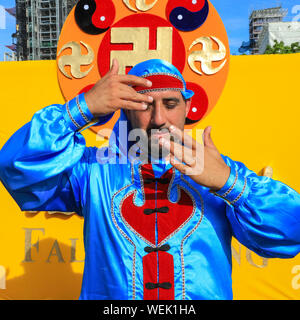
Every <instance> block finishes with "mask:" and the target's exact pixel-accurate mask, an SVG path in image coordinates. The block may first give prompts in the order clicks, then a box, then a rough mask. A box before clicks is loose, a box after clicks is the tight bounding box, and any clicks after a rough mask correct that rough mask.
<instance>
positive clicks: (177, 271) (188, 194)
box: [0, 94, 300, 300]
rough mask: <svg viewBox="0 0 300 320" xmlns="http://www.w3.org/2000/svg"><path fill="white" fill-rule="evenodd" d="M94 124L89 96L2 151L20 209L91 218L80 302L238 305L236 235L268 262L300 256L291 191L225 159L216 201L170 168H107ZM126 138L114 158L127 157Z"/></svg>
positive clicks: (299, 212) (44, 117) (0, 161)
mask: <svg viewBox="0 0 300 320" xmlns="http://www.w3.org/2000/svg"><path fill="white" fill-rule="evenodd" d="M76 102H77V103H76ZM122 117H123V119H125V118H124V114H123V113H122V112H121V118H122ZM91 119H92V115H91V113H90V111H89V110H88V108H87V105H86V103H85V100H84V95H83V94H81V95H79V97H78V100H77V101H76V99H73V100H71V101H70V102H69V103H67V104H65V105H51V106H48V107H46V108H44V109H42V110H40V111H39V112H37V113H36V114H35V115H34V116H33V118H32V121H31V122H29V123H27V124H26V125H24V126H23V127H22V128H21V129H19V130H18V131H17V132H16V133H15V134H14V135H13V136H12V137H11V138H10V139H9V140H8V142H7V143H6V144H5V145H4V147H3V148H2V149H1V151H0V178H1V181H2V183H3V184H4V186H5V187H6V189H7V190H8V191H9V193H10V194H11V195H12V197H13V198H14V199H15V201H16V202H17V203H18V205H19V206H20V208H21V210H23V211H26V210H32V211H44V210H45V211H67V212H72V211H74V212H76V213H77V214H79V215H81V216H83V217H84V245H85V268H84V274H83V282H82V290H81V295H80V299H101V300H104V299H118V300H123V299H124V300H127V299H178V300H182V299H195V300H196V299H197V300H200V299H232V282H231V268H232V266H231V238H232V236H234V237H236V238H237V239H238V240H239V241H240V242H241V243H242V244H244V245H245V246H247V247H248V248H249V249H250V250H253V251H254V252H256V253H257V254H259V255H261V256H263V257H270V258H272V257H279V258H291V257H294V256H295V255H296V254H297V253H298V252H299V251H300V196H299V194H298V193H297V192H295V191H294V190H293V189H291V188H290V187H288V186H287V185H285V184H283V183H281V182H279V181H275V180H272V179H270V178H267V177H260V176H257V175H256V174H255V173H254V172H253V171H250V170H249V169H247V168H246V167H245V165H244V164H242V163H240V162H235V161H233V160H231V159H230V158H228V157H226V156H223V159H224V160H225V162H226V163H227V165H228V166H230V168H231V173H230V176H229V179H228V181H227V182H226V184H225V186H224V187H223V188H222V189H221V190H219V191H218V192H217V193H215V194H213V193H211V192H210V191H209V189H208V188H205V187H202V186H200V185H198V184H196V183H195V182H194V181H193V180H192V179H191V178H190V177H188V176H184V175H182V174H181V173H180V172H179V171H177V170H175V169H174V168H173V167H171V166H170V165H167V164H165V163H156V164H146V165H145V164H144V165H141V164H140V163H139V162H136V163H130V162H127V163H126V162H122V163H118V164H112V163H110V162H106V163H102V162H101V160H102V159H103V157H105V152H100V153H99V150H102V151H103V150H104V149H103V148H102V149H97V148H88V147H86V145H85V139H84V137H83V136H82V134H81V133H79V132H78V129H79V128H81V127H82V126H84V125H85V124H86V123H88V122H89V121H90V120H91ZM119 121H120V120H119ZM118 130H119V122H117V123H116V125H115V128H114V133H115V134H116V140H115V143H111V144H110V146H109V147H108V148H107V149H106V150H107V151H108V150H113V152H115V153H118V152H119V153H120V152H121V151H120V149H121V148H120V145H118V141H119V140H118Z"/></svg>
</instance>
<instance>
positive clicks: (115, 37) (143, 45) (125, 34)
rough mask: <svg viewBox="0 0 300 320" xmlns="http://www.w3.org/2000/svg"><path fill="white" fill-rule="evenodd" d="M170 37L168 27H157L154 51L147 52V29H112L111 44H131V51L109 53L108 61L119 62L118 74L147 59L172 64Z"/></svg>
mask: <svg viewBox="0 0 300 320" xmlns="http://www.w3.org/2000/svg"><path fill="white" fill-rule="evenodd" d="M172 35H173V29H172V28H170V27H157V37H156V39H157V45H156V50H149V28H144V27H140V28H112V29H111V43H132V44H133V50H130V51H125V50H123V51H116V50H112V51H111V53H110V61H111V62H112V60H113V59H114V58H116V59H117V60H118V61H119V66H120V73H121V74H125V70H126V67H133V66H134V65H136V64H137V63H140V62H142V61H144V60H147V59H163V60H166V61H168V62H170V63H172Z"/></svg>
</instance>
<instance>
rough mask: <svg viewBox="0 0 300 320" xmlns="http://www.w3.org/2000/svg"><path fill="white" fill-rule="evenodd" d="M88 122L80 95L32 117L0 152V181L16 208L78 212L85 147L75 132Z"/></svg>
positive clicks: (88, 112) (89, 118) (86, 149)
mask: <svg viewBox="0 0 300 320" xmlns="http://www.w3.org/2000/svg"><path fill="white" fill-rule="evenodd" d="M92 118H93V116H92V114H91V112H90V111H89V109H88V107H87V105H86V103H85V99H84V94H81V95H79V96H77V97H76V98H74V99H72V100H70V101H68V102H67V103H66V104H65V105H58V104H57V105H56V104H55V105H51V106H48V107H45V108H43V109H42V110H40V111H38V112H37V113H35V114H34V116H33V118H32V120H31V122H29V123H27V124H25V125H24V126H23V127H22V128H20V129H19V130H18V131H17V132H15V133H14V135H13V136H12V137H11V138H10V139H9V140H8V141H7V142H6V144H5V145H4V146H3V148H2V149H1V150H0V180H1V181H2V183H3V185H4V186H5V188H6V189H7V190H8V192H9V193H10V194H11V196H12V197H13V198H14V199H15V201H16V202H17V204H18V205H19V207H20V208H21V210H23V211H26V210H31V211H44V210H45V211H63V212H76V213H78V214H80V215H81V214H82V210H81V208H82V206H81V203H82V199H81V193H80V186H81V185H82V179H84V176H85V175H86V174H87V172H86V171H87V170H88V168H87V166H88V160H87V159H88V152H89V150H88V149H89V148H86V146H85V139H84V137H83V136H82V135H81V134H80V133H79V132H78V130H79V129H80V128H81V127H83V126H84V125H85V124H87V123H88V122H89V121H91V120H92Z"/></svg>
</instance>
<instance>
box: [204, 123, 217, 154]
mask: <svg viewBox="0 0 300 320" xmlns="http://www.w3.org/2000/svg"><path fill="white" fill-rule="evenodd" d="M211 129H212V127H211V126H209V127H206V128H205V129H204V132H203V143H204V146H205V147H211V148H215V149H216V146H215V144H214V142H213V140H212V138H211Z"/></svg>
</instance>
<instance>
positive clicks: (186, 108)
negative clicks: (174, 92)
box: [185, 98, 192, 117]
mask: <svg viewBox="0 0 300 320" xmlns="http://www.w3.org/2000/svg"><path fill="white" fill-rule="evenodd" d="M191 104H192V99H191V98H190V99H186V100H185V117H187V115H188V114H189V111H190V108H191Z"/></svg>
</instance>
